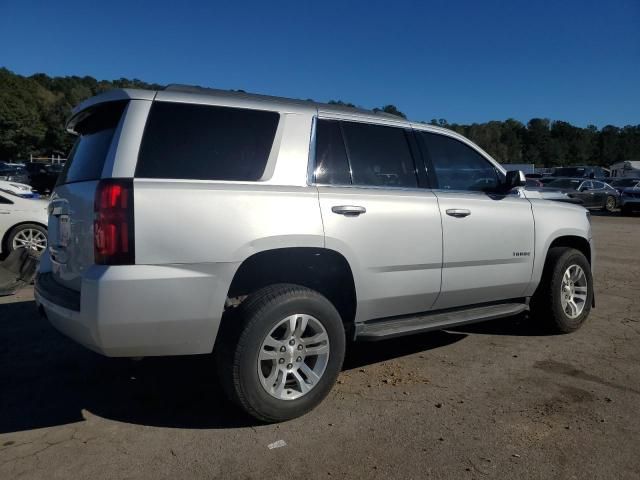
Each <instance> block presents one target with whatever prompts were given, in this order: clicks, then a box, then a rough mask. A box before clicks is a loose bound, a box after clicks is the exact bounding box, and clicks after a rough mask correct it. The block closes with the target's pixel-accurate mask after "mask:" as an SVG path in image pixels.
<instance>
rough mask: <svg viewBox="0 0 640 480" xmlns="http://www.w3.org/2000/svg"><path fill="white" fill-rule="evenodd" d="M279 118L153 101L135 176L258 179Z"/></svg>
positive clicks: (247, 111) (269, 150) (274, 113)
mask: <svg viewBox="0 0 640 480" xmlns="http://www.w3.org/2000/svg"><path fill="white" fill-rule="evenodd" d="M279 118H280V115H279V114H278V113H276V112H271V111H261V110H250V109H241V108H229V107H217V106H209V105H194V104H187V103H171V102H154V104H153V105H152V107H151V111H150V113H149V118H148V120H147V125H146V127H145V132H144V135H143V138H142V144H141V146H140V155H139V157H138V164H137V166H136V177H139V178H170V179H191V180H239V181H243V180H244V181H256V180H259V179H260V178H261V177H262V175H263V173H264V170H265V167H266V165H267V160H268V158H269V153H270V152H271V147H272V145H273V139H274V137H275V133H276V129H277V127H278V120H279Z"/></svg>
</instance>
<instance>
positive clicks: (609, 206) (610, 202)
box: [604, 195, 618, 213]
mask: <svg viewBox="0 0 640 480" xmlns="http://www.w3.org/2000/svg"><path fill="white" fill-rule="evenodd" d="M617 203H618V202H616V197H613V196H611V195H609V196H607V198H606V200H605V201H604V209H605V210H606V211H607V212H609V213H613V212H615V210H616V206H617Z"/></svg>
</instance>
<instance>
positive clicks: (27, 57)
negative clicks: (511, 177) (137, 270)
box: [0, 0, 640, 126]
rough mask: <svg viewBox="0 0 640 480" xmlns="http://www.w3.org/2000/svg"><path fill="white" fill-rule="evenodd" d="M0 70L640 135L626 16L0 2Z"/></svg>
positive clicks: (617, 12)
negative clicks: (537, 120)
mask: <svg viewBox="0 0 640 480" xmlns="http://www.w3.org/2000/svg"><path fill="white" fill-rule="evenodd" d="M0 66H5V67H6V68H9V69H10V70H12V71H14V72H16V73H19V74H22V75H30V74H33V73H36V72H44V73H47V74H49V75H81V76H82V75H91V76H93V77H96V78H99V79H114V78H120V77H128V78H133V77H135V78H139V79H141V80H145V81H148V82H157V83H162V84H166V83H189V84H197V85H202V86H211V87H217V88H225V89H226V88H237V89H244V90H246V91H250V92H258V93H265V94H271V95H282V96H288V97H295V98H313V99H315V100H318V101H327V100H330V99H342V100H345V101H349V102H353V103H355V104H357V105H359V106H362V107H366V108H372V107H375V106H381V105H384V104H387V103H393V104H395V105H396V106H397V107H398V108H399V109H400V110H402V111H404V112H405V113H406V114H407V115H408V116H409V118H411V119H414V120H430V119H432V118H446V119H447V120H448V121H450V122H458V123H471V122H483V121H488V120H504V119H506V118H509V117H512V118H516V119H518V120H522V121H527V120H528V119H530V118H532V117H547V118H551V119H561V120H566V121H570V122H572V123H575V124H577V125H582V126H584V125H587V124H595V125H598V126H604V125H606V124H614V125H620V126H622V125H626V124H638V123H640V1H639V0H611V1H606V2H604V1H602V0H600V1H591V0H583V1H573V0H571V1H535V0H529V1H520V0H513V1H495V0H482V1H457V2H454V1H432V2H426V1H425V2H409V1H387V2H379V1H368V2H355V1H354V2H350V1H347V0H344V1H340V2H329V1H314V2H307V1H304V0H298V1H287V2H278V1H275V0H272V1H267V2H255V3H253V2H250V1H235V2H224V3H217V2H214V1H211V0H209V1H188V0H184V1H175V0H174V1H171V2H163V1H161V0H158V1H154V2H144V1H135V0H129V1H128V2H120V1H118V0H113V1H109V2H104V1H102V2H94V3H93V4H92V2H89V1H86V0H85V1H81V2H76V1H71V0H70V1H66V0H60V1H42V2H36V1H30V0H18V1H14V0H0Z"/></svg>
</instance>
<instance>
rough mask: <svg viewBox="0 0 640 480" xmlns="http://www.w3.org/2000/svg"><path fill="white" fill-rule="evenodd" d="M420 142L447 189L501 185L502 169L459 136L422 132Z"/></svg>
mask: <svg viewBox="0 0 640 480" xmlns="http://www.w3.org/2000/svg"><path fill="white" fill-rule="evenodd" d="M418 138H419V143H420V145H421V147H422V149H423V152H424V154H425V157H426V158H428V159H429V160H430V161H431V164H432V165H433V169H434V171H435V175H436V177H437V181H438V188H440V189H444V190H463V191H464V190H466V191H491V190H495V189H496V188H497V187H498V184H499V182H500V177H499V175H500V174H499V172H498V171H497V170H496V168H495V167H494V166H493V165H492V164H491V162H489V161H488V160H487V159H486V158H484V157H483V156H482V155H480V154H479V153H478V152H476V151H475V150H474V149H473V148H471V147H469V146H468V145H466V144H464V143H462V142H461V141H459V140H456V139H455V138H452V137H449V136H446V135H441V134H438V133H428V132H419V133H418Z"/></svg>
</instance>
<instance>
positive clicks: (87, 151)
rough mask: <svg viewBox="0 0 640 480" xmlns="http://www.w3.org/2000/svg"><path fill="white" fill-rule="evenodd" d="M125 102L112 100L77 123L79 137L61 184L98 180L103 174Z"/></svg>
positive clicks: (89, 111)
mask: <svg viewBox="0 0 640 480" xmlns="http://www.w3.org/2000/svg"><path fill="white" fill-rule="evenodd" d="M126 104H127V103H126V102H110V103H107V104H104V105H99V106H98V107H95V108H93V109H91V110H88V111H87V112H86V113H85V118H84V119H83V120H81V121H80V122H78V124H77V125H76V126H75V130H76V132H78V134H79V137H78V139H77V140H76V143H75V144H74V146H73V148H72V149H71V153H70V154H69V159H68V160H67V163H66V164H65V167H64V169H63V170H62V173H61V174H60V176H59V177H58V185H61V184H64V183H71V182H83V181H87V180H97V179H99V178H100V177H101V176H102V169H103V167H104V162H105V159H106V157H107V153H108V152H109V147H110V146H111V140H113V133H114V132H115V129H116V126H117V125H118V122H119V121H120V117H121V116H122V112H124V108H125V107H126Z"/></svg>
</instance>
